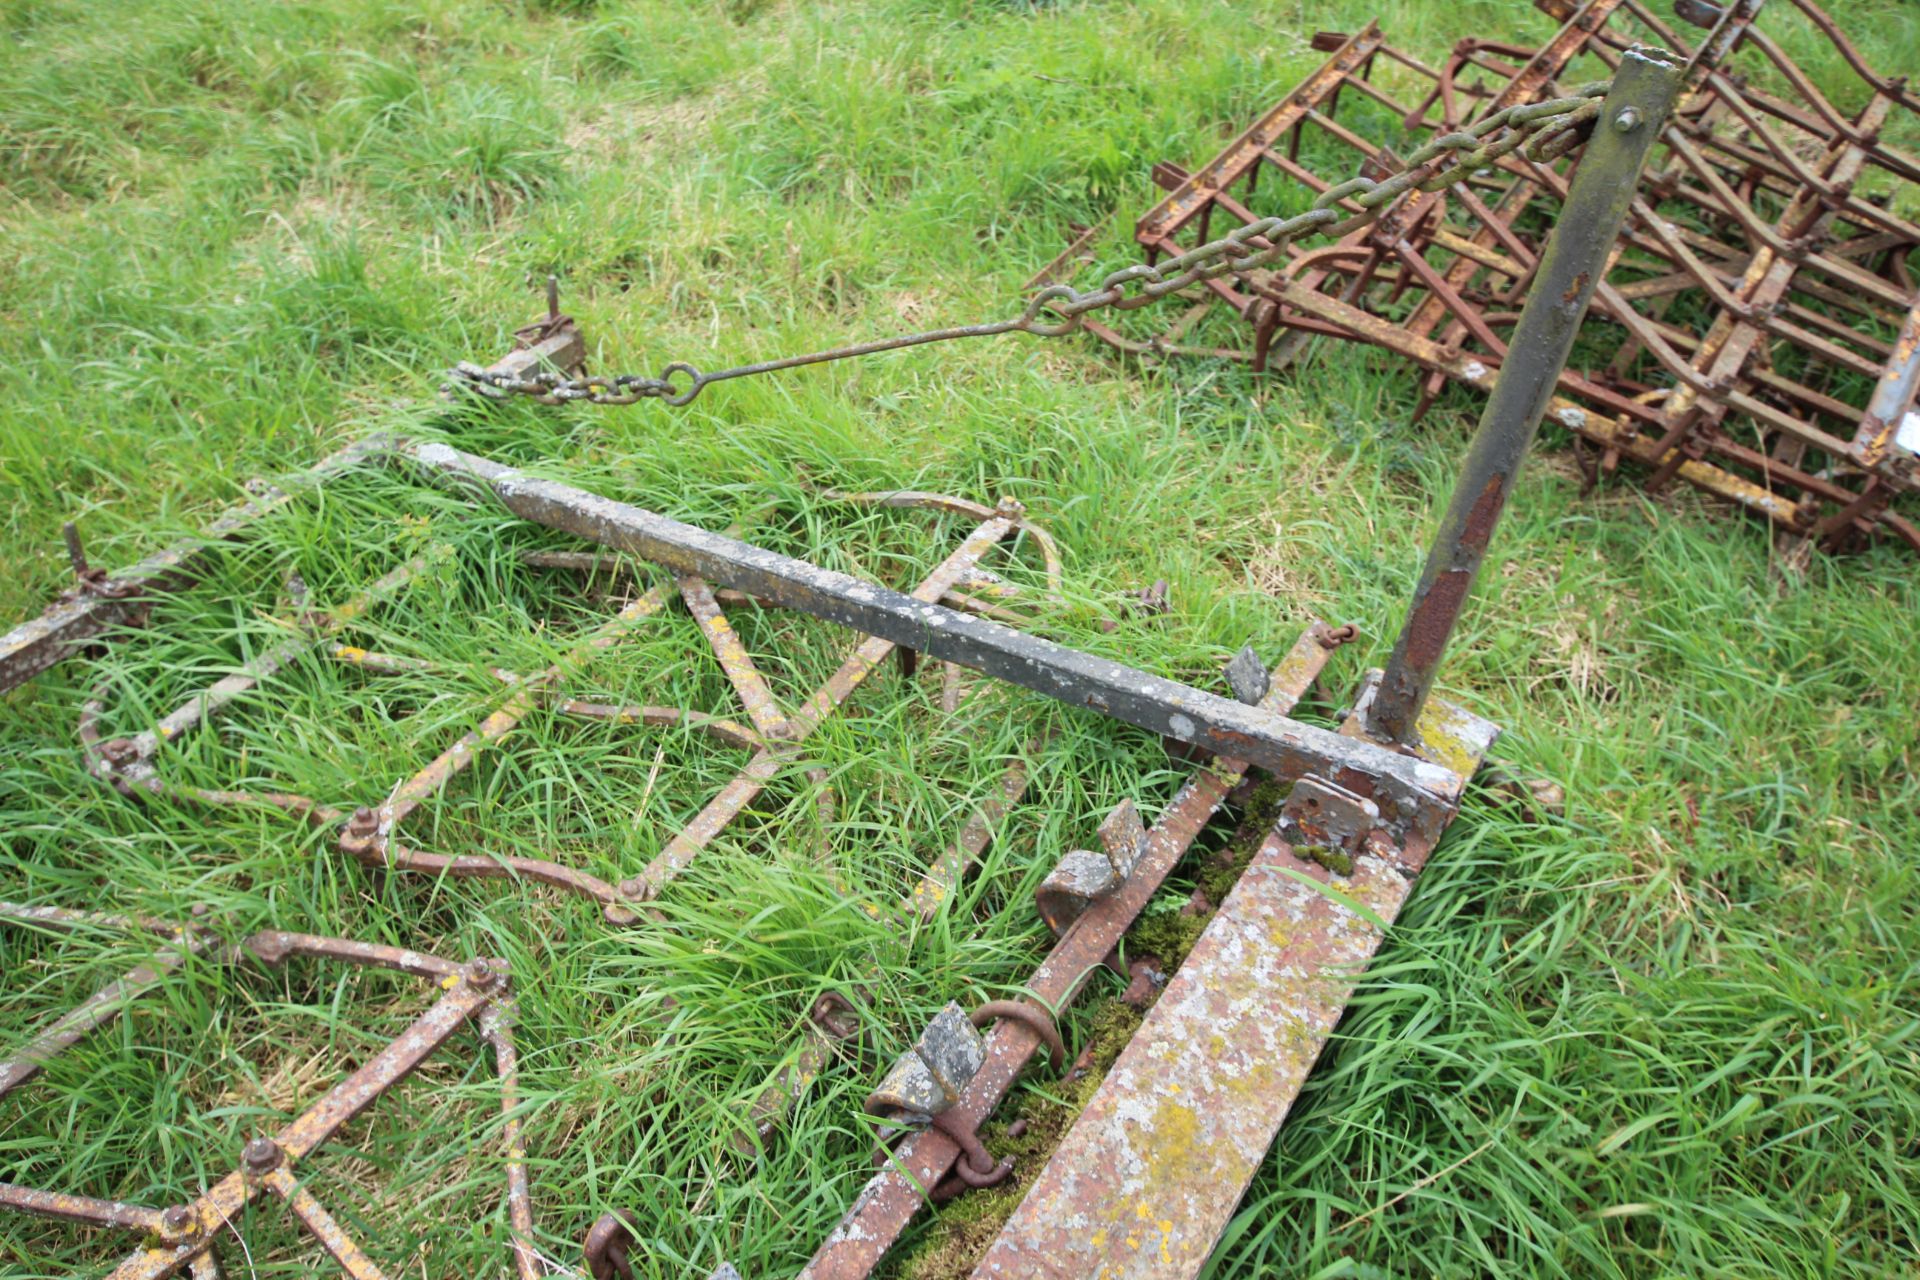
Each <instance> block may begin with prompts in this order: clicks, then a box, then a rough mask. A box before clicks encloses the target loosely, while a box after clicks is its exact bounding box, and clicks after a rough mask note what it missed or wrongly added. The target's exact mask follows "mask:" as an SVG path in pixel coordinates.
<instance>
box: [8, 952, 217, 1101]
mask: <svg viewBox="0 0 1920 1280" xmlns="http://www.w3.org/2000/svg"><path fill="white" fill-rule="evenodd" d="M187 954H188V951H187V949H182V948H176V947H163V948H161V949H160V951H159V952H158V953H156V954H155V956H154V957H153V959H152V960H151V961H149V962H147V963H145V964H139V965H135V966H134V967H133V968H132V969H129V970H128V971H127V972H126V973H125V974H124V975H122V976H121V977H118V978H116V979H114V980H113V981H112V982H110V983H108V984H107V985H106V986H105V987H102V988H101V989H100V990H99V991H96V992H95V993H94V994H93V995H91V996H89V997H88V998H87V999H86V1000H85V1001H84V1002H83V1003H81V1004H79V1005H77V1006H75V1007H74V1008H72V1009H69V1010H68V1011H67V1012H65V1013H63V1014H61V1015H60V1017H59V1018H58V1019H56V1020H55V1021H54V1022H53V1024H52V1025H51V1026H49V1027H47V1029H46V1030H44V1031H42V1032H41V1033H40V1034H39V1035H37V1036H35V1037H34V1038H33V1039H32V1041H30V1042H29V1043H28V1044H26V1045H25V1046H24V1047H23V1048H21V1050H20V1051H19V1052H18V1053H16V1054H14V1055H13V1056H12V1057H10V1058H6V1059H4V1060H0V1098H4V1097H5V1096H6V1095H7V1094H9V1093H11V1092H12V1091H13V1090H15V1089H17V1088H19V1087H20V1086H21V1085H23V1084H25V1083H26V1082H27V1081H29V1080H31V1079H33V1077H34V1076H36V1075H38V1074H39V1072H40V1069H41V1068H42V1067H44V1066H46V1064H47V1063H48V1062H50V1061H52V1060H53V1059H54V1058H56V1057H58V1056H59V1055H60V1054H61V1053H63V1052H64V1051H66V1050H67V1049H70V1048H72V1047H73V1046H74V1045H75V1044H76V1043H78V1042H79V1041H80V1039H81V1038H82V1037H84V1036H85V1035H87V1033H88V1032H91V1031H94V1030H97V1029H98V1028H100V1027H103V1026H105V1025H106V1024H107V1023H109V1022H112V1021H113V1020H114V1019H115V1018H117V1017H119V1016H120V1011H121V1010H122V1009H124V1008H126V1007H127V1005H128V1004H130V1003H132V1002H133V1001H134V1000H136V999H138V998H139V997H140V996H141V995H143V994H144V993H145V992H146V991H148V990H149V989H150V988H152V987H153V986H154V985H155V984H157V983H158V982H160V981H161V979H163V978H165V977H166V976H167V975H168V974H169V973H172V972H173V971H174V970H175V969H177V968H179V967H180V963H181V962H182V961H183V960H185V959H186V958H187Z"/></svg>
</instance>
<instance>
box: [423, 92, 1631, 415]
mask: <svg viewBox="0 0 1920 1280" xmlns="http://www.w3.org/2000/svg"><path fill="white" fill-rule="evenodd" d="M1610 88H1612V82H1611V81H1601V82H1599V83H1596V84H1589V85H1582V86H1581V87H1579V88H1578V89H1575V90H1573V91H1572V93H1571V94H1569V95H1568V96H1566V97H1563V98H1554V99H1551V100H1549V101H1546V102H1535V103H1527V104H1521V105H1516V106H1512V107H1508V108H1507V109H1505V110H1504V111H1497V112H1495V113H1494V114H1492V115H1490V116H1487V117H1486V118H1484V119H1482V120H1479V121H1476V122H1475V123H1473V124H1471V125H1468V126H1467V127H1465V128H1464V129H1459V130H1456V131H1454V132H1452V133H1443V134H1441V135H1440V136H1438V137H1436V138H1433V139H1432V140H1430V141H1428V142H1427V143H1426V144H1425V145H1424V146H1422V147H1420V148H1419V149H1418V150H1417V151H1415V152H1414V153H1413V154H1412V155H1410V156H1408V157H1407V159H1406V162H1405V167H1404V168H1403V169H1402V170H1401V171H1400V172H1399V173H1397V174H1395V175H1394V176H1392V177H1391V178H1386V179H1383V180H1380V181H1377V182H1376V181H1375V180H1373V179H1371V178H1366V177H1362V176H1359V175H1356V176H1354V177H1351V178H1349V179H1347V180H1346V181H1345V182H1342V183H1340V184H1339V185H1338V186H1335V187H1332V188H1329V189H1328V190H1327V191H1325V192H1323V193H1322V194H1321V195H1320V196H1319V198H1318V199H1316V200H1315V201H1314V202H1313V206H1312V207H1311V208H1310V209H1308V210H1307V211H1306V212H1305V213H1298V214H1295V215H1294V216H1292V217H1290V218H1280V217H1269V218H1261V219H1258V220H1257V221H1254V222H1250V223H1248V224H1247V225H1245V226H1243V227H1239V228H1236V229H1235V230H1233V231H1232V232H1229V233H1228V234H1227V235H1225V236H1222V237H1221V238H1220V239H1218V240H1213V241H1210V242H1208V243H1207V244H1203V245H1201V246H1200V247H1199V248H1197V249H1192V250H1189V251H1188V252H1186V253H1183V254H1180V255H1179V256H1177V257H1173V258H1169V259H1167V260H1166V261H1164V262H1160V263H1157V264H1146V263H1141V264H1137V265H1135V266H1130V267H1122V268H1121V269H1120V270H1118V271H1114V272H1112V273H1110V274H1108V275H1107V276H1106V277H1105V278H1104V279H1102V280H1101V281H1100V284H1099V286H1098V287H1097V288H1094V289H1091V290H1088V291H1087V292H1084V293H1082V292H1080V291H1079V290H1077V289H1075V288H1074V287H1073V286H1072V285H1067V284H1056V285H1051V286H1049V287H1047V288H1045V289H1042V290H1040V291H1039V292H1038V293H1036V294H1034V295H1033V297H1032V298H1031V299H1030V300H1028V302H1027V306H1026V310H1024V311H1023V312H1021V313H1020V315H1019V316H1017V317H1015V318H1014V319H1011V320H998V321H992V322H989V323H986V324H972V325H960V326H956V327H954V328H949V329H928V330H925V331H923V332H920V333H909V334H902V335H900V336H898V337H893V338H882V339H879V340H877V341H873V342H859V343H854V344H852V345H850V346H844V347H833V348H830V349H828V350H825V351H812V352H808V353H807V354H805V355H797V356H786V357H784V358H782V359H779V360H762V361H760V362H758V363H756V364H743V365H736V366H735V367H733V368H730V369H720V370H716V371H714V372H712V373H705V372H702V371H701V370H700V369H697V368H695V367H694V366H693V365H690V364H687V363H684V362H676V363H673V364H670V365H668V366H667V367H666V368H664V369H662V370H661V371H660V373H659V375H658V376H657V377H651V378H650V377H647V376H645V375H643V374H633V373H623V374H617V375H611V376H609V375H594V376H589V377H581V378H569V377H567V376H565V375H564V374H560V373H556V372H552V371H540V372H534V373H528V374H512V373H497V372H494V371H492V370H489V369H484V368H481V367H480V366H479V365H476V364H472V363H469V362H466V361H462V362H461V363H460V364H458V365H456V366H454V368H453V369H452V370H451V372H450V377H451V379H452V380H451V381H450V382H449V383H448V384H447V385H448V388H449V389H452V388H455V387H461V388H465V389H467V390H471V391H474V392H477V393H478V394H480V395H483V396H486V397H488V398H490V399H495V400H505V399H508V398H510V397H512V396H526V397H528V398H529V399H532V400H534V401H537V402H538V403H540V404H570V403H574V402H584V403H587V404H598V405H621V404H633V403H634V402H636V401H639V400H663V401H665V402H666V403H667V404H670V405H684V404H688V403H691V402H692V400H693V398H694V397H695V396H697V395H699V394H700V393H701V392H702V391H703V390H705V389H706V388H707V386H708V385H710V384H712V383H715V382H727V381H730V380H731V379H734V378H744V377H748V376H749V375H752V374H759V373H772V372H774V371H775V370H779V369H796V368H799V367H800V366H802V365H809V364H823V363H825V362H827V361H830V360H847V359H851V358H853V357H855V356H866V355H874V354H876V353H878V352H881V351H897V350H899V349H900V348H902V347H917V346H923V345H925V344H926V343H929V342H949V341H952V340H953V339H955V338H986V337H992V336H994V335H996V334H1002V333H1028V334H1033V335H1034V336H1036V337H1043V338H1053V337H1059V336H1061V335H1064V334H1069V333H1072V332H1074V331H1075V330H1076V329H1078V328H1079V327H1080V325H1081V322H1082V320H1083V319H1084V317H1085V316H1086V315H1087V314H1088V313H1090V312H1093V311H1098V310H1101V309H1103V308H1112V309H1113V310H1115V311H1131V310H1133V309H1134V308H1136V307H1143V306H1146V305H1147V304H1148V303H1150V302H1157V301H1159V300H1160V299H1162V298H1165V297H1167V296H1169V295H1171V294H1176V293H1179V292H1181V291H1182V290H1184V289H1188V288H1190V287H1192V286H1193V285H1195V284H1201V283H1204V282H1205V281H1208V280H1212V279H1215V278H1216V277H1218V276H1223V275H1226V274H1228V273H1230V272H1241V271H1251V270H1255V269H1257V268H1260V267H1264V266H1267V265H1269V264H1271V263H1273V262H1274V261H1276V260H1278V259H1279V258H1280V256H1281V255H1282V254H1284V253H1285V252H1286V251H1287V246H1288V244H1289V243H1291V242H1292V241H1294V240H1296V239H1298V238H1299V237H1301V236H1303V235H1306V234H1308V233H1309V232H1313V233H1318V234H1321V235H1325V236H1330V237H1334V238H1338V237H1340V236H1344V235H1346V234H1348V233H1349V232H1352V231H1355V230H1358V229H1359V228H1361V227H1364V226H1368V225H1370V224H1371V223H1373V222H1374V221H1376V220H1377V219H1378V218H1379V217H1380V216H1381V214H1382V213H1384V212H1385V210H1386V208H1387V206H1388V205H1389V204H1391V203H1392V202H1393V201H1394V200H1396V199H1398V198H1399V197H1400V196H1402V195H1404V194H1406V193H1407V192H1408V191H1410V190H1413V189H1415V188H1418V189H1419V190H1421V191H1428V192H1432V191H1441V190H1444V189H1445V188H1447V187H1449V186H1451V185H1452V184H1453V183H1455V182H1458V181H1460V180H1461V179H1462V178H1464V177H1466V176H1467V175H1468V174H1470V173H1471V172H1473V171H1474V170H1476V169H1479V168H1481V167H1483V166H1485V165H1487V164H1488V163H1490V162H1492V161H1494V160H1498V159H1500V158H1501V157H1503V156H1507V155H1511V154H1512V153H1513V152H1515V151H1518V152H1520V154H1521V155H1522V156H1524V157H1525V158H1526V159H1529V160H1532V161H1534V162H1536V163H1541V162H1545V161H1548V160H1552V159H1554V158H1555V157H1557V156H1560V155H1564V154H1565V153H1566V152H1567V151H1568V150H1570V149H1571V148H1572V147H1573V146H1574V145H1575V143H1577V142H1578V141H1579V137H1580V135H1579V133H1578V132H1577V131H1578V130H1579V128H1580V127H1581V126H1582V125H1585V124H1587V123H1588V122H1589V121H1591V120H1593V119H1594V117H1596V116H1597V115H1599V113H1600V99H1601V98H1604V97H1605V96H1606V94H1607V91H1608V90H1609V89H1610ZM1490 135H1491V136H1490ZM1342 200H1351V201H1352V202H1353V203H1355V204H1357V205H1359V206H1360V210H1361V211H1360V212H1359V213H1357V214H1353V215H1343V214H1342V213H1341V212H1340V211H1339V210H1338V209H1336V208H1335V207H1334V206H1336V205H1338V204H1339V203H1340V202H1341V201H1342ZM1130 291H1131V292H1130Z"/></svg>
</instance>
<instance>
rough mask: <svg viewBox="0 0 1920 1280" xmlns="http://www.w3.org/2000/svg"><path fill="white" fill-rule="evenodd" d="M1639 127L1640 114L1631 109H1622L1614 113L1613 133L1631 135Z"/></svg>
mask: <svg viewBox="0 0 1920 1280" xmlns="http://www.w3.org/2000/svg"><path fill="white" fill-rule="evenodd" d="M1639 127H1640V113H1639V112H1638V111H1636V110H1634V109H1633V108H1632V107H1622V108H1620V110H1619V111H1617V112H1615V113H1614V117H1613V131H1614V132H1615V133H1632V132H1633V131H1634V130H1635V129H1638V128H1639Z"/></svg>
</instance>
